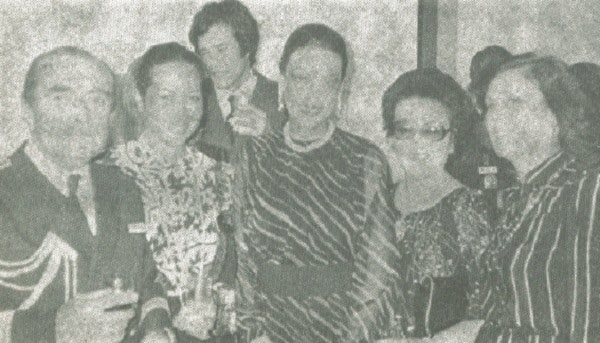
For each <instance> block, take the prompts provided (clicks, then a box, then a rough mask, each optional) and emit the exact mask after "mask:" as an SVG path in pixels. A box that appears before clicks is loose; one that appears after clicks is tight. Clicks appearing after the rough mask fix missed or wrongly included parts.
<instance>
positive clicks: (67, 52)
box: [22, 46, 116, 110]
mask: <svg viewBox="0 0 600 343" xmlns="http://www.w3.org/2000/svg"><path fill="white" fill-rule="evenodd" d="M58 56H72V57H79V58H82V59H85V60H88V61H90V62H92V63H94V64H96V66H97V67H98V68H99V69H101V70H104V71H106V73H108V74H110V76H111V78H112V81H113V89H112V95H113V104H112V108H111V110H112V109H114V106H115V102H114V97H115V95H116V78H115V74H114V72H113V71H112V69H111V68H110V67H109V66H108V64H106V62H104V61H102V60H101V59H99V58H98V57H96V56H94V55H92V54H91V53H90V52H88V51H86V50H83V49H81V48H79V47H76V46H61V47H57V48H54V49H52V50H50V51H47V52H45V53H43V54H41V55H39V56H37V57H36V58H35V59H34V60H33V62H31V65H30V66H29V69H28V70H27V73H26V74H25V82H24V84H23V93H22V97H23V100H25V102H26V103H28V104H29V105H33V101H34V91H35V88H36V86H37V83H38V81H39V78H40V75H41V74H42V72H43V69H44V67H45V66H47V65H48V63H49V60H50V59H51V58H53V57H58Z"/></svg>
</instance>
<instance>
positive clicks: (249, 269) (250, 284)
mask: <svg viewBox="0 0 600 343" xmlns="http://www.w3.org/2000/svg"><path fill="white" fill-rule="evenodd" d="M252 141H253V140H251V139H249V140H247V141H246V144H244V146H243V147H241V148H240V149H239V150H238V155H237V158H236V159H235V160H234V161H233V168H234V175H235V177H234V179H233V185H232V198H233V211H234V216H233V218H234V227H235V228H236V230H235V235H234V236H235V245H236V246H235V250H236V254H237V280H236V293H237V294H236V296H237V299H236V302H237V306H236V308H237V313H238V316H239V317H238V325H239V329H240V330H239V331H240V332H241V334H242V336H243V337H242V342H250V341H251V340H252V339H254V338H256V337H259V336H261V335H263V333H264V332H263V324H264V319H263V318H262V312H261V311H259V310H258V309H257V308H256V306H255V300H256V292H255V289H256V270H257V268H256V265H255V264H254V261H253V260H252V259H251V258H250V257H249V256H248V247H247V246H246V244H245V242H244V237H243V232H242V231H243V230H242V228H243V223H244V211H245V210H244V208H245V206H246V202H245V201H244V199H245V197H244V190H245V189H246V185H247V181H248V169H247V168H248V150H249V149H251V144H252Z"/></svg>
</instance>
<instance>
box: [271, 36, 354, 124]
mask: <svg viewBox="0 0 600 343" xmlns="http://www.w3.org/2000/svg"><path fill="white" fill-rule="evenodd" d="M284 77H285V80H284V85H283V88H284V90H283V98H284V101H285V104H286V107H287V109H288V112H289V121H290V125H293V126H296V127H303V128H313V127H318V126H319V125H322V124H323V123H325V122H327V121H328V120H329V119H330V118H331V117H332V115H333V114H334V112H335V109H336V108H337V102H338V98H339V93H340V90H341V86H342V79H343V78H342V59H341V58H340V56H339V55H338V54H336V53H334V52H332V51H329V50H325V49H323V48H320V47H318V46H307V47H303V48H300V49H298V50H296V51H295V52H294V53H292V55H291V56H290V59H289V62H288V64H287V67H286V70H285V75H284Z"/></svg>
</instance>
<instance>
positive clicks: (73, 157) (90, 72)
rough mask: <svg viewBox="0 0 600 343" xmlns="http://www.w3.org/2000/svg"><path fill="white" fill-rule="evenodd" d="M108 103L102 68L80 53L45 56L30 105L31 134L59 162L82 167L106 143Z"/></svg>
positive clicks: (108, 82) (109, 82) (108, 84)
mask: <svg viewBox="0 0 600 343" xmlns="http://www.w3.org/2000/svg"><path fill="white" fill-rule="evenodd" d="M112 102H113V78H112V76H111V74H110V73H109V72H108V71H107V70H105V69H102V68H101V67H100V66H98V65H97V64H96V63H95V62H93V61H90V60H88V59H86V58H84V57H79V56H69V55H66V56H65V55H63V56H60V55H59V56H52V57H48V59H47V60H46V61H42V63H41V66H40V70H39V75H38V79H37V83H36V86H35V89H34V90H33V100H32V103H31V104H30V109H31V111H32V119H33V120H32V132H31V134H32V139H33V140H34V141H35V144H37V145H38V147H39V148H40V149H41V150H42V152H43V153H44V154H46V155H47V156H48V157H50V158H51V159H52V160H53V161H54V162H55V163H58V164H60V166H62V167H64V168H68V169H76V168H79V167H82V166H84V165H86V164H87V163H88V162H89V161H90V160H91V159H92V158H93V157H95V156H97V155H98V154H100V153H102V152H103V151H104V149H105V148H106V144H107V142H108V135H109V120H110V117H111V116H110V113H111V109H112Z"/></svg>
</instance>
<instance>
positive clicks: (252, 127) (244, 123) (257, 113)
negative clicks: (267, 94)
mask: <svg viewBox="0 0 600 343" xmlns="http://www.w3.org/2000/svg"><path fill="white" fill-rule="evenodd" d="M229 123H230V124H231V127H232V129H233V131H235V132H237V133H238V134H240V135H249V136H259V135H261V134H262V133H263V131H264V130H265V127H266V126H267V114H266V113H265V112H263V111H261V110H259V109H258V108H256V107H254V106H252V105H250V104H249V103H248V100H247V99H246V98H245V97H243V96H236V97H235V110H234V112H233V117H232V118H231V119H229Z"/></svg>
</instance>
